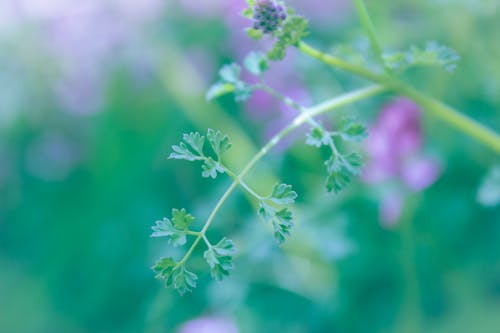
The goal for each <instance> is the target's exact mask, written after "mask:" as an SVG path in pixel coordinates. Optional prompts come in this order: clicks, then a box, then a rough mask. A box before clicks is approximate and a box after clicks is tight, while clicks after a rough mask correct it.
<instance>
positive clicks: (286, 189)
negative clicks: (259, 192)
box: [269, 184, 297, 205]
mask: <svg viewBox="0 0 500 333" xmlns="http://www.w3.org/2000/svg"><path fill="white" fill-rule="evenodd" d="M296 198H297V193H296V192H295V191H293V190H292V186H291V185H287V184H276V185H274V189H273V192H272V193H271V195H270V196H269V200H271V201H272V202H274V203H275V204H278V205H288V204H292V203H294V202H295V199H296Z"/></svg>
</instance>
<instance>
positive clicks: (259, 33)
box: [245, 28, 264, 40]
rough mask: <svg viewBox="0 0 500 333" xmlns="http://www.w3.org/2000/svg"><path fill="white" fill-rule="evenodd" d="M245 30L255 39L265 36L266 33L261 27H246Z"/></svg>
mask: <svg viewBox="0 0 500 333" xmlns="http://www.w3.org/2000/svg"><path fill="white" fill-rule="evenodd" d="M245 32H246V33H247V36H248V37H250V38H251V39H253V40H259V39H261V38H262V37H263V36H264V33H263V32H262V31H261V30H259V29H254V28H246V29H245Z"/></svg>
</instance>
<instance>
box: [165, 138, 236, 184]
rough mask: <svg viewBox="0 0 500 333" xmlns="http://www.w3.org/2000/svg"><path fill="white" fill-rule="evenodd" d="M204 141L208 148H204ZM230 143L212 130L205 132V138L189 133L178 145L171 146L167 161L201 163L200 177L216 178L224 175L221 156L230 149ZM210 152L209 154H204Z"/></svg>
mask: <svg viewBox="0 0 500 333" xmlns="http://www.w3.org/2000/svg"><path fill="white" fill-rule="evenodd" d="M205 141H208V142H209V147H205V146H206V145H205ZM231 145H232V144H231V141H230V140H229V137H228V136H227V135H223V134H222V133H221V132H220V131H214V130H212V129H208V130H207V134H206V140H205V136H203V135H201V134H200V133H199V132H191V133H189V134H184V135H183V136H182V141H181V142H180V143H179V144H178V145H174V146H172V150H173V152H172V153H171V154H170V155H169V157H168V158H169V159H176V160H186V161H202V162H203V165H202V174H201V175H202V176H203V177H205V178H208V177H211V178H214V179H215V178H216V177H217V174H218V173H224V172H225V168H224V166H223V165H222V155H223V154H224V153H225V152H227V151H228V150H229V149H230V148H231ZM207 150H210V152H208V153H207V152H206V151H207Z"/></svg>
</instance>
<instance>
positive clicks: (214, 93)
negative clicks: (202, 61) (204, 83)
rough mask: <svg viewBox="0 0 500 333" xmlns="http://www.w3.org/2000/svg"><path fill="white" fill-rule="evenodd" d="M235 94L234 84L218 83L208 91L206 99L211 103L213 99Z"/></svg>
mask: <svg viewBox="0 0 500 333" xmlns="http://www.w3.org/2000/svg"><path fill="white" fill-rule="evenodd" d="M232 92H234V84H232V83H223V82H217V83H215V84H213V85H212V86H211V87H210V89H208V91H207V94H206V96H205V98H206V99H207V101H211V100H213V99H216V98H218V97H220V96H223V95H226V94H229V93H232Z"/></svg>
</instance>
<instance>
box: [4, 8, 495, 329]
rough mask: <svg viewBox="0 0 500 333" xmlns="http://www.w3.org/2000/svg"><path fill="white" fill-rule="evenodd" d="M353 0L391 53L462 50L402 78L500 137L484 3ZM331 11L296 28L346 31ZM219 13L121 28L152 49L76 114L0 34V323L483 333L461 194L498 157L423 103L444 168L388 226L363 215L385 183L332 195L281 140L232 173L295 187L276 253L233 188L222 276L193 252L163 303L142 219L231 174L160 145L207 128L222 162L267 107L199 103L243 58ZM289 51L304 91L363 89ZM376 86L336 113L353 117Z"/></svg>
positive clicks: (302, 150) (477, 263)
mask: <svg viewBox="0 0 500 333" xmlns="http://www.w3.org/2000/svg"><path fill="white" fill-rule="evenodd" d="M291 2H293V1H291ZM202 3H203V2H202ZM294 3H296V8H297V9H298V10H299V11H300V9H301V4H300V2H299V1H295V2H294ZM311 3H313V2H311ZM367 3H368V5H369V9H370V10H371V12H372V13H373V19H374V24H375V26H376V27H377V30H378V31H379V34H380V36H381V41H382V43H383V44H384V45H388V46H389V48H390V49H396V50H397V49H401V50H404V49H408V48H409V47H411V45H425V42H426V41H428V40H436V41H439V42H440V43H443V44H444V45H448V46H450V47H451V48H453V49H455V50H456V51H457V53H458V54H459V55H460V56H461V60H460V61H459V63H458V67H457V68H456V70H455V71H454V72H453V73H452V74H450V73H447V72H445V71H439V70H428V69H420V68H415V69H412V70H410V71H409V72H408V73H407V74H405V80H406V81H408V82H411V83H412V84H414V85H415V86H417V87H419V88H420V89H422V90H424V91H427V92H430V93H431V94H432V95H433V96H435V97H437V98H440V99H442V100H444V101H446V102H448V103H450V104H451V105H453V106H455V107H456V108H457V109H459V110H461V111H463V112H465V113H467V114H468V115H470V116H471V117H473V118H475V119H477V120H478V121H480V122H482V123H485V124H487V125H489V126H490V127H492V128H494V129H495V130H496V131H499V130H500V112H499V111H498V110H499V109H500V94H499V91H500V66H498V59H499V57H500V43H498V36H499V35H500V8H499V6H498V3H497V2H495V1H493V0H492V1H486V0H485V1H466V0H461V1H458V0H454V1H452V0H446V1H445V0H442V1H437V0H436V1H410V0H400V1H389V0H384V1H376V2H374V1H368V2H367ZM200 6H202V4H200ZM204 6H208V5H206V4H205V5H204ZM303 6H306V5H303ZM320 7H321V6H318V8H319V9H316V10H317V11H321V8H320ZM342 8H343V9H342V10H344V14H343V15H342V19H339V21H338V22H332V24H331V25H330V26H324V25H322V24H316V23H315V22H319V19H318V21H315V18H314V17H310V18H309V19H310V21H311V34H310V37H308V38H309V39H310V40H313V41H314V42H315V43H317V44H319V45H323V46H324V49H327V48H328V47H334V46H335V45H336V44H337V43H346V42H350V41H352V40H355V39H357V38H359V37H360V36H361V34H362V32H361V28H360V26H359V24H358V22H357V20H356V16H355V15H354V13H353V12H352V10H351V8H350V7H349V6H348V5H347V6H344V7H342ZM308 10H309V11H308V12H311V11H312V9H311V8H308ZM230 14H231V15H238V13H237V12H231V13H230ZM193 15H196V16H194V17H193ZM225 15H228V13H219V12H216V13H215V14H214V15H213V16H210V15H207V16H203V15H200V13H197V14H194V13H192V12H190V11H189V10H188V9H186V8H185V7H181V2H180V1H179V2H177V1H173V2H171V3H170V4H168V6H167V8H166V9H165V10H164V11H163V12H161V15H160V17H159V18H157V19H156V20H153V21H151V22H149V24H148V28H147V29H144V30H140V31H138V32H137V34H139V35H138V36H135V37H136V39H138V40H139V41H143V44H144V45H146V44H147V45H149V46H148V50H147V52H145V54H147V55H148V58H147V59H148V61H149V62H146V61H145V63H146V64H144V63H142V62H141V61H139V63H140V66H139V67H138V66H136V64H134V65H131V63H130V61H129V60H123V58H120V57H117V58H116V59H114V58H113V60H112V61H111V62H110V63H106V64H109V66H108V65H106V66H105V69H106V71H105V75H106V76H105V78H104V81H103V85H102V93H103V99H102V103H101V104H99V107H98V109H97V111H96V112H94V113H90V114H80V113H75V112H71V111H70V110H69V109H68V108H67V107H64V106H62V105H61V104H60V103H58V101H57V99H56V98H54V97H53V96H52V95H51V93H52V89H51V88H50V84H51V82H52V81H53V79H54V78H55V77H56V76H57V75H58V74H57V70H55V69H53V66H54V67H56V63H57V61H56V60H47V58H48V57H49V58H50V55H51V52H50V49H49V50H47V49H42V48H43V47H45V46H44V45H40V43H39V42H37V39H36V38H27V37H26V36H27V35H30V34H32V33H33V32H32V31H31V30H30V29H33V30H35V32H34V33H35V35H36V29H37V28H33V27H32V26H30V25H29V24H28V25H27V26H26V27H25V28H24V30H23V29H21V30H15V32H14V33H10V34H2V37H1V46H0V47H1V52H0V65H1V67H2V68H6V69H7V70H5V71H3V70H2V74H1V75H0V83H1V84H0V87H2V88H1V89H2V97H0V99H2V100H3V103H2V104H1V106H2V110H4V109H6V110H8V116H7V113H5V114H4V115H3V116H2V117H1V120H2V123H1V124H2V126H1V128H2V131H1V133H0V266H1V273H0V297H1V299H2V300H3V306H2V311H0V331H1V332H27V333H29V332H175V331H176V330H178V329H179V327H180V325H182V323H184V322H186V321H187V320H191V319H193V318H197V317H200V316H222V317H224V318H231V319H232V320H234V321H235V323H236V325H237V326H238V328H239V330H240V331H241V332H292V333H293V332H318V333H319V332H350V333H355V332H424V331H425V332H485V333H487V332H488V333H489V332H497V331H498V327H499V326H500V321H499V320H500V319H499V317H498V313H499V311H500V223H499V221H500V210H499V208H498V206H497V207H482V206H480V205H479V204H478V203H477V201H476V195H477V189H478V187H479V185H480V184H481V181H482V179H483V178H484V176H485V175H486V173H487V172H488V170H489V168H490V167H491V166H492V165H493V164H494V163H496V162H498V156H495V155H494V154H493V153H492V152H491V151H489V150H487V149H486V148H484V147H482V146H480V145H479V144H477V143H476V142H474V141H472V140H471V139H469V138H467V137H464V136H463V135H461V134H460V133H457V132H456V131H455V130H454V129H451V128H447V127H444V126H443V124H442V123H440V122H438V121H437V120H435V119H434V118H432V117H431V116H429V117H427V116H426V118H425V134H426V136H425V138H426V139H425V141H426V149H427V150H428V151H430V152H432V153H433V154H435V155H436V156H438V157H439V159H440V160H441V161H442V163H443V166H444V172H443V175H442V176H441V178H440V179H439V180H438V182H437V183H436V184H434V185H433V186H432V187H430V188H429V189H427V190H425V191H424V192H422V193H411V194H408V195H407V197H408V200H407V201H406V203H405V207H404V212H403V217H402V219H401V221H399V223H398V224H397V225H396V226H395V227H394V228H391V229H387V228H385V227H382V226H381V224H380V223H379V220H378V219H379V213H378V200H379V198H380V193H381V192H383V191H384V188H381V187H380V186H376V187H373V186H369V185H366V184H363V183H362V182H361V181H354V183H353V184H351V185H350V186H349V188H348V189H347V190H346V192H345V193H343V194H341V195H339V196H335V195H332V194H327V193H325V191H324V183H323V182H324V165H323V164H322V160H323V158H324V156H321V152H320V151H316V150H314V149H312V147H307V146H306V145H305V138H304V137H297V138H295V139H294V140H293V142H294V143H295V144H294V145H293V146H291V143H292V142H289V146H287V147H284V148H289V151H287V152H285V151H284V149H281V151H280V150H279V149H278V150H276V151H275V153H274V154H271V155H269V156H268V157H267V158H266V159H265V161H263V163H261V164H260V165H259V166H258V167H257V169H256V171H255V172H254V173H253V175H252V176H251V177H250V179H249V182H250V183H251V184H252V185H253V186H254V187H255V188H257V189H259V188H266V186H268V185H269V184H270V183H271V184H272V183H273V182H274V180H275V179H276V178H280V179H281V180H282V181H284V182H286V183H287V184H292V185H293V187H294V189H295V190H296V191H297V192H298V193H299V197H298V204H297V205H296V206H295V208H294V214H295V215H296V219H295V220H296V221H297V226H296V229H295V230H294V233H293V235H292V237H291V239H290V240H289V241H287V242H286V243H285V245H284V246H283V247H282V248H280V247H278V246H277V245H276V244H275V242H274V240H273V237H272V232H271V230H270V229H269V228H268V227H266V226H265V225H264V224H263V223H262V222H261V221H259V219H258V217H256V216H255V214H254V212H255V210H256V209H257V207H256V204H257V203H255V202H249V201H248V200H247V198H246V197H245V193H243V192H238V193H237V194H235V195H234V196H232V197H231V198H230V200H229V201H228V203H227V204H226V205H225V206H224V207H223V209H222V210H221V212H220V214H219V215H218V217H217V219H216V221H215V223H214V225H213V227H212V229H211V231H210V234H211V237H213V238H214V239H220V238H222V236H223V235H231V238H232V239H233V240H234V242H235V244H236V246H237V247H238V250H239V252H238V254H237V255H236V257H235V259H234V263H235V268H234V270H233V271H232V274H231V276H230V277H228V278H227V279H225V280H224V281H223V282H220V283H219V282H214V281H212V279H211V278H210V273H209V272H208V271H207V270H206V269H205V268H203V269H202V268H201V267H205V263H204V262H203V253H202V250H203V249H201V248H200V249H199V250H198V251H197V253H195V257H196V258H198V259H196V260H194V261H193V263H192V268H193V269H194V270H197V271H203V272H205V273H204V274H200V276H199V280H198V285H199V287H198V288H197V289H196V290H195V291H194V292H193V293H191V294H190V293H188V294H186V295H185V296H183V297H180V296H179V295H178V294H177V293H176V292H175V291H173V290H167V289H165V288H164V286H163V284H162V283H160V282H159V281H157V280H155V279H154V273H153V272H152V271H151V270H150V266H151V265H152V264H153V261H154V258H157V257H158V256H159V255H160V254H164V252H165V251H166V244H164V243H162V242H159V241H157V240H154V239H153V240H152V239H151V238H150V237H149V236H150V233H151V229H150V228H151V225H153V223H154V221H156V220H159V219H161V218H163V217H164V216H167V215H169V213H170V211H171V209H172V208H179V209H180V208H182V207H184V208H186V209H187V210H188V211H189V212H192V214H193V215H195V216H196V217H197V220H196V222H195V223H194V224H195V225H196V224H197V223H201V222H202V220H203V217H206V216H207V214H208V213H209V212H210V210H211V208H212V206H213V204H214V203H215V201H216V200H217V198H218V197H219V196H220V195H221V194H222V192H223V191H224V188H225V187H226V186H227V185H228V183H229V179H227V178H224V177H218V178H217V179H216V180H212V179H205V178H202V177H200V175H199V173H200V172H199V169H198V168H197V167H194V166H192V165H190V164H188V163H186V162H184V161H172V160H167V154H168V153H169V152H170V146H171V145H172V144H176V143H177V142H178V139H179V137H180V136H181V134H182V133H184V132H189V131H200V132H205V131H206V128H214V129H220V130H221V131H223V132H224V133H228V134H229V136H230V137H231V139H232V142H233V144H234V147H238V149H234V148H233V150H237V151H235V152H234V155H233V157H231V159H230V160H229V161H228V162H229V163H230V164H231V165H232V166H234V167H235V168H236V169H237V168H239V167H241V166H242V165H243V163H245V161H247V160H248V158H249V157H250V156H252V154H253V153H254V152H255V150H256V149H258V147H260V145H262V143H263V142H264V137H265V135H266V133H265V130H264V128H263V124H264V123H266V122H268V121H270V120H272V119H274V118H277V117H278V113H277V112H276V111H272V110H270V111H269V114H266V115H265V120H262V119H261V118H256V117H255V116H254V115H253V114H252V111H251V110H250V111H248V112H246V111H245V110H244V109H243V107H241V106H239V105H236V104H235V103H234V100H233V99H232V98H231V97H227V98H226V97H224V98H222V99H220V100H219V101H218V102H216V103H215V104H207V102H206V101H205V97H204V96H205V93H206V88H207V87H208V86H209V83H210V82H214V81H215V80H216V68H218V67H220V66H219V65H221V64H224V63H228V62H229V59H230V58H232V57H235V58H238V57H240V54H239V53H238V51H237V50H234V49H233V48H234V47H235V46H234V44H231V42H230V41H229V40H230V35H231V33H232V31H231V29H230V28H228V27H227V26H226V25H225V23H224V22H223V21H222V20H221V18H224V19H226V17H225ZM38 29H42V28H41V27H38ZM243 35H244V33H243V34H242V36H243ZM96 38H97V37H96ZM240 43H241V44H242V45H243V46H241V47H242V49H245V47H246V48H248V46H249V45H250V46H251V48H252V49H257V48H259V47H260V46H259V45H260V44H257V43H256V42H253V41H251V40H250V39H243V40H240ZM140 45H142V44H140ZM10 46H13V47H10ZM291 51H292V50H291ZM120 52H121V51H118V54H119V55H120V54H121V53H120ZM291 53H292V57H291V58H287V61H288V62H289V63H290V66H291V67H292V68H294V69H295V70H296V71H297V73H296V75H299V76H300V77H301V82H302V83H303V84H304V85H305V86H306V87H307V90H308V92H309V94H310V96H311V100H313V101H321V100H322V99H324V98H326V97H328V96H332V95H335V94H336V93H339V92H341V91H343V90H348V89H350V88H352V87H354V86H359V82H361V81H360V80H359V79H354V78H352V76H350V75H348V74H345V73H341V72H336V71H329V70H325V68H324V67H323V66H322V65H321V64H314V63H313V62H311V60H310V59H303V58H302V57H301V56H300V55H298V54H296V52H293V51H292V52H291ZM34 54H38V55H39V57H35V56H34ZM121 55H122V56H123V54H121ZM142 56H144V55H141V57H142ZM141 57H139V58H140V59H141ZM124 58H126V57H124ZM136 60H137V59H136ZM16 68H20V70H17V69H16ZM138 68H139V69H138ZM15 73H18V74H19V75H16V74H15ZM271 73H272V72H271ZM54 80H55V79H54ZM16 87H20V88H19V89H17V90H16V89H15V88H16ZM16 91H17V93H16V94H17V95H16V94H15V92H16ZM7 98H11V100H9V101H8V100H7ZM391 98H392V97H391V96H383V97H380V98H378V99H372V100H370V101H366V102H363V103H358V104H357V105H356V106H352V107H348V108H345V109H344V110H343V111H342V112H341V113H342V114H348V113H351V112H356V115H357V116H359V117H361V118H362V119H364V120H365V121H366V122H367V123H370V122H371V121H372V119H373V118H374V117H375V116H376V114H377V112H378V110H379V109H380V106H381V105H383V104H384V103H385V102H387V101H388V100H390V99H391ZM12 101H15V102H12ZM257 111H258V110H257ZM257 111H255V112H257ZM5 112H7V111H5ZM298 235H300V237H298ZM172 254H173V255H176V254H178V253H175V252H174V253H172ZM221 333H222V332H221Z"/></svg>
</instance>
